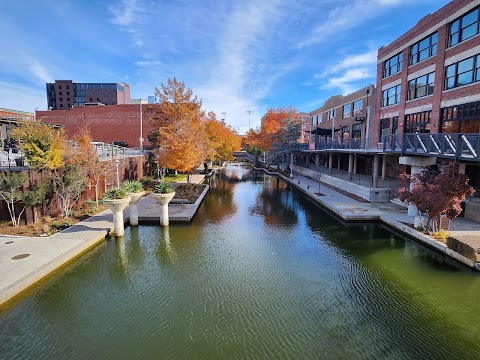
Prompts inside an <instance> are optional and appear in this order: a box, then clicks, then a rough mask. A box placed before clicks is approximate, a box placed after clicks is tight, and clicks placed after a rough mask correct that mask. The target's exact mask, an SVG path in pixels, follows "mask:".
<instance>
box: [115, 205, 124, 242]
mask: <svg viewBox="0 0 480 360" xmlns="http://www.w3.org/2000/svg"><path fill="white" fill-rule="evenodd" d="M113 232H114V234H115V236H123V235H125V226H124V224H123V209H122V210H121V211H115V212H114V213H113Z"/></svg>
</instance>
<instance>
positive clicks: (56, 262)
mask: <svg viewBox="0 0 480 360" xmlns="http://www.w3.org/2000/svg"><path fill="white" fill-rule="evenodd" d="M204 177H205V176H204V175H202V174H198V173H195V174H194V175H192V178H191V182H192V183H201V182H202V181H203V179H204ZM182 182H186V180H185V181H182ZM207 191H208V186H207V188H206V189H205V191H204V192H203V193H202V195H201V197H200V198H199V200H197V202H196V203H195V204H185V205H169V207H168V211H169V218H170V220H171V221H190V220H191V218H192V217H193V216H194V215H195V212H196V211H197V209H198V206H199V205H200V203H201V201H202V199H203V197H204V196H205V195H206V193H207ZM138 209H139V220H141V221H159V220H160V215H159V214H160V205H158V204H157V203H156V202H155V200H154V199H153V197H152V196H145V197H143V198H142V199H141V200H140V202H139V206H138ZM124 220H125V222H128V220H129V209H128V207H127V209H125V211H124ZM111 233H113V218H112V212H111V211H110V210H105V211H103V212H101V213H99V214H97V215H94V216H92V217H91V218H89V219H87V220H85V221H82V222H80V223H78V224H75V225H73V226H72V227H70V228H68V229H66V230H64V231H62V232H60V233H56V234H53V235H52V236H49V237H22V236H7V235H0V306H1V305H3V304H5V303H6V302H7V301H9V300H11V299H13V298H15V297H17V296H18V295H19V294H21V293H22V292H24V291H25V290H27V289H28V288H30V287H31V286H32V285H34V284H35V283H37V282H38V281H40V280H42V279H43V278H45V277H47V276H48V275H49V274H50V273H52V272H53V271H55V270H57V269H59V268H61V267H63V266H65V265H67V264H68V263H70V262H71V261H73V260H74V259H76V258H77V257H79V256H80V255H82V254H83V253H85V252H86V251H88V250H89V249H91V248H93V247H94V246H96V245H98V244H100V243H102V242H103V241H104V240H105V237H106V236H107V235H109V234H111Z"/></svg>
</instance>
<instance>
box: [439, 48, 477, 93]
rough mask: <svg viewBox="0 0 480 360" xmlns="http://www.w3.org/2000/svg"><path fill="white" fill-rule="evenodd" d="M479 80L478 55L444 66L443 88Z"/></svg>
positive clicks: (451, 87)
mask: <svg viewBox="0 0 480 360" xmlns="http://www.w3.org/2000/svg"><path fill="white" fill-rule="evenodd" d="M477 81H480V55H476V56H472V57H471V58H468V59H465V60H462V61H459V62H458V63H455V64H452V65H449V66H447V67H446V68H445V90H448V89H453V88H456V87H459V86H464V85H468V84H471V83H473V82H477Z"/></svg>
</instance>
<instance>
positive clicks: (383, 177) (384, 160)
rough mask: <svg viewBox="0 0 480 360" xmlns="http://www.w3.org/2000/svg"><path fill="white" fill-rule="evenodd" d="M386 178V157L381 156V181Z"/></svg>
mask: <svg viewBox="0 0 480 360" xmlns="http://www.w3.org/2000/svg"><path fill="white" fill-rule="evenodd" d="M386 176H387V155H383V159H382V180H385V177H386Z"/></svg>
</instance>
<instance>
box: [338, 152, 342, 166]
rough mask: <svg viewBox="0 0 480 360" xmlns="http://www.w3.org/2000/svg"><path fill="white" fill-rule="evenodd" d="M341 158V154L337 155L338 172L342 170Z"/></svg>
mask: <svg viewBox="0 0 480 360" xmlns="http://www.w3.org/2000/svg"><path fill="white" fill-rule="evenodd" d="M341 160H342V159H341V156H340V153H338V155H337V169H338V170H341V164H342V161H341Z"/></svg>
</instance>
